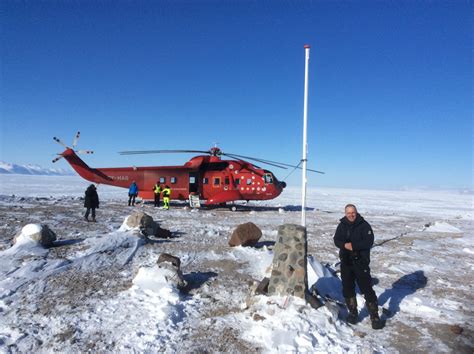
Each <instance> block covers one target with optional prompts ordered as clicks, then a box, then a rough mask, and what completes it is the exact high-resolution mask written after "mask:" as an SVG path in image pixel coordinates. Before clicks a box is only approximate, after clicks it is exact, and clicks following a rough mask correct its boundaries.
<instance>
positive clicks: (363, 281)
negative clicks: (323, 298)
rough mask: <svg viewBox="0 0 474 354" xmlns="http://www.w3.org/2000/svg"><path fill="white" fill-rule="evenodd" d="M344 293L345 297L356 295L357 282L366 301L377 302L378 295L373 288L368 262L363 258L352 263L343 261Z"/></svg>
mask: <svg viewBox="0 0 474 354" xmlns="http://www.w3.org/2000/svg"><path fill="white" fill-rule="evenodd" d="M341 279H342V294H343V295H344V297H345V298H350V297H355V296H356V292H355V282H356V281H357V285H358V286H359V289H360V291H361V293H362V294H364V298H365V301H366V302H376V301H377V295H375V291H374V289H372V277H371V276H370V268H369V264H368V262H365V261H363V260H359V261H353V262H351V263H349V264H348V263H345V262H344V261H343V262H341Z"/></svg>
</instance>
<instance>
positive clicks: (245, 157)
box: [231, 154, 324, 174]
mask: <svg viewBox="0 0 474 354" xmlns="http://www.w3.org/2000/svg"><path fill="white" fill-rule="evenodd" d="M231 155H233V156H236V157H240V158H244V159H253V160H255V161H259V162H262V163H266V164H269V165H271V164H277V165H281V166H287V167H293V168H298V169H300V170H301V169H302V167H300V166H295V165H290V164H287V163H283V162H277V161H270V160H264V159H258V158H254V157H249V156H242V155H237V154H231ZM307 170H308V171H311V172H315V173H320V174H324V172H322V171H317V170H313V169H310V168H307Z"/></svg>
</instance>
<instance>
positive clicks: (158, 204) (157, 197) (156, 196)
mask: <svg viewBox="0 0 474 354" xmlns="http://www.w3.org/2000/svg"><path fill="white" fill-rule="evenodd" d="M155 206H156V207H159V206H160V194H159V193H158V194H157V193H155Z"/></svg>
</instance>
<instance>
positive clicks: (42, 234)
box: [13, 224, 56, 247]
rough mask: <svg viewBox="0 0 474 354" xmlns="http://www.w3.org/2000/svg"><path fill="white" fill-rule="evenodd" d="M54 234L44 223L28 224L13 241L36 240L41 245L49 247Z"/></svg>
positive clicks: (54, 237)
mask: <svg viewBox="0 0 474 354" xmlns="http://www.w3.org/2000/svg"><path fill="white" fill-rule="evenodd" d="M54 241H56V234H55V233H54V232H53V230H51V229H50V228H49V227H48V225H45V224H28V225H25V226H24V227H23V228H22V229H21V231H20V232H19V233H18V234H16V235H15V237H14V238H13V243H14V244H16V243H22V242H36V243H39V244H40V245H42V246H43V247H51V246H52V245H53V242H54Z"/></svg>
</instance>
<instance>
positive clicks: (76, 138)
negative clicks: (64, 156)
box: [72, 132, 81, 149]
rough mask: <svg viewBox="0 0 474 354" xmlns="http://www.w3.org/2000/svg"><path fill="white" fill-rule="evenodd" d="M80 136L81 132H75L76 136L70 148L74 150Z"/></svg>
mask: <svg viewBox="0 0 474 354" xmlns="http://www.w3.org/2000/svg"><path fill="white" fill-rule="evenodd" d="M80 136H81V132H77V133H76V136H75V137H74V140H73V141H72V148H73V149H74V148H75V147H76V145H77V141H78V140H79V137H80Z"/></svg>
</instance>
